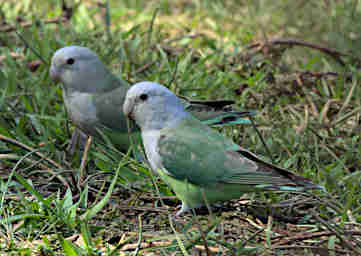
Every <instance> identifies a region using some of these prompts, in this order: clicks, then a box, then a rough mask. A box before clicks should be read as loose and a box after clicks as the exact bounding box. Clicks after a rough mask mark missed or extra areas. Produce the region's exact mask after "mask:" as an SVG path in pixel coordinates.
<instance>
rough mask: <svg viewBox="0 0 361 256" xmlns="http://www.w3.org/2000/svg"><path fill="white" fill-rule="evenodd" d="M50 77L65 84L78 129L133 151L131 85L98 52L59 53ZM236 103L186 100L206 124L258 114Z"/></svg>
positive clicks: (74, 49)
mask: <svg viewBox="0 0 361 256" xmlns="http://www.w3.org/2000/svg"><path fill="white" fill-rule="evenodd" d="M50 76H51V77H52V79H53V80H54V81H60V82H61V83H62V87H63V98H64V102H65V107H66V110H67V112H68V114H69V116H70V119H71V121H72V122H73V123H74V124H75V126H76V127H78V128H80V129H81V130H82V131H83V132H85V133H86V134H87V135H90V136H96V137H102V136H103V135H106V136H107V137H108V138H109V139H110V141H111V142H112V143H113V144H114V145H115V146H116V147H117V148H118V149H120V150H123V151H127V150H128V149H129V147H130V144H131V143H130V138H129V134H128V127H127V121H126V118H125V116H124V115H123V114H122V107H123V103H124V100H125V95H126V93H127V91H128V89H129V87H130V86H129V85H128V84H127V83H126V82H125V81H123V80H121V79H120V78H119V77H117V76H115V75H114V74H112V73H111V72H110V71H109V70H108V69H107V68H106V67H105V66H104V65H103V63H102V62H101V61H100V59H99V58H98V56H97V55H96V54H95V53H94V52H92V51H91V50H90V49H88V48H86V47H80V46H68V47H64V48H61V49H59V50H57V51H56V52H55V53H54V55H53V57H52V60H51V68H50ZM233 103H234V102H233V101H227V100H220V101H191V100H188V99H182V104H183V105H184V108H185V109H186V110H187V111H189V112H190V113H192V115H194V116H195V117H196V118H198V119H199V120H201V121H202V122H204V123H205V124H208V125H226V124H227V125H233V124H246V123H250V121H249V120H247V119H243V118H244V117H245V116H252V115H255V112H250V111H236V110H234V109H233V108H232V107H231V106H230V105H231V104H233ZM120 113H121V114H120ZM131 132H132V133H133V134H136V133H138V134H139V129H138V128H136V127H134V128H132V130H131ZM72 144H74V134H73V139H72Z"/></svg>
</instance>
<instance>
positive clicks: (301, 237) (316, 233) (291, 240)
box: [275, 230, 361, 246]
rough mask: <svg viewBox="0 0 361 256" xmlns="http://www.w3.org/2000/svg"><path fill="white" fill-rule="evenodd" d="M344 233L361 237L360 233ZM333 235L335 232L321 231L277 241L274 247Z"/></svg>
mask: <svg viewBox="0 0 361 256" xmlns="http://www.w3.org/2000/svg"><path fill="white" fill-rule="evenodd" d="M345 233H347V234H348V235H352V236H361V231H355V230H351V231H347V232H345ZM333 235H335V232H332V231H322V232H315V233H306V234H299V235H295V236H292V237H288V238H285V239H283V240H281V241H279V242H278V243H276V244H275V246H279V245H284V244H289V243H292V242H295V241H302V240H306V239H313V238H318V237H322V236H333Z"/></svg>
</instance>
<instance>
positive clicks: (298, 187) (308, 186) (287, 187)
mask: <svg viewBox="0 0 361 256" xmlns="http://www.w3.org/2000/svg"><path fill="white" fill-rule="evenodd" d="M256 188H259V189H264V190H273V191H291V192H292V191H293V192H302V191H307V190H322V191H323V192H327V191H326V189H325V187H323V186H321V185H316V184H312V183H310V182H307V183H303V184H302V183H301V184H283V185H276V184H262V185H257V186H256Z"/></svg>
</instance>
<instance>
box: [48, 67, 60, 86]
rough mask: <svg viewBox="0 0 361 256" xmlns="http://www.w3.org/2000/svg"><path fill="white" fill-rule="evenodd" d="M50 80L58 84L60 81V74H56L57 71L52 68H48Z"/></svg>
mask: <svg viewBox="0 0 361 256" xmlns="http://www.w3.org/2000/svg"><path fill="white" fill-rule="evenodd" d="M50 78H51V79H52V80H53V81H54V82H55V83H57V82H59V81H60V73H59V72H58V70H57V69H56V68H55V67H54V66H51V67H50Z"/></svg>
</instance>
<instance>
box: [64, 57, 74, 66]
mask: <svg viewBox="0 0 361 256" xmlns="http://www.w3.org/2000/svg"><path fill="white" fill-rule="evenodd" d="M74 62H75V60H74V59H73V58H69V59H67V60H66V64H68V65H73V64H74Z"/></svg>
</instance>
